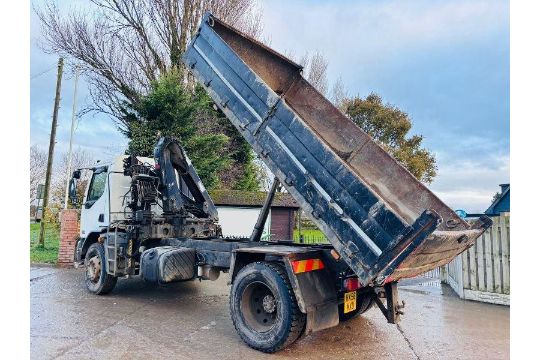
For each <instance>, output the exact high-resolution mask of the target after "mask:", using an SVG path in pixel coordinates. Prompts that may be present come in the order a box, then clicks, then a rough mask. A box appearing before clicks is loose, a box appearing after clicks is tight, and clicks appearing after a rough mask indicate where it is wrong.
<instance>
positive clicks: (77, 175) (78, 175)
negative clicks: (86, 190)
mask: <svg viewBox="0 0 540 360" xmlns="http://www.w3.org/2000/svg"><path fill="white" fill-rule="evenodd" d="M80 178H81V170H75V171H74V172H73V179H77V180H78V179H80Z"/></svg>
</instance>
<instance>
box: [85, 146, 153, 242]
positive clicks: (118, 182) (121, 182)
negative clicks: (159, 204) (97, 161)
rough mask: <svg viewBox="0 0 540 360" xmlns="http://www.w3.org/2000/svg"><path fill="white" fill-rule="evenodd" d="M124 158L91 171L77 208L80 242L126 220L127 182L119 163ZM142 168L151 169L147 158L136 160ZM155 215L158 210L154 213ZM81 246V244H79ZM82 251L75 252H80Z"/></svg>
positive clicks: (128, 213)
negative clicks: (144, 166)
mask: <svg viewBox="0 0 540 360" xmlns="http://www.w3.org/2000/svg"><path fill="white" fill-rule="evenodd" d="M127 157H128V156H127V155H123V156H118V157H116V158H115V159H114V160H113V161H112V162H111V163H109V164H103V165H99V166H96V167H94V168H93V169H91V170H92V177H91V178H90V181H89V182H88V185H87V187H86V190H85V192H84V197H83V201H82V206H81V223H80V232H79V236H80V237H81V238H88V237H95V238H97V237H99V235H100V234H102V233H104V232H105V231H106V230H107V228H108V227H109V225H110V224H112V223H114V222H118V221H122V220H126V219H127V217H128V216H130V214H131V213H130V212H129V211H126V209H125V207H126V196H129V189H130V184H131V178H130V177H129V176H126V175H124V170H123V169H124V168H123V162H124V159H126V158H127ZM137 159H138V160H139V161H140V162H142V163H145V164H150V165H152V166H153V165H154V163H155V161H154V159H152V158H148V157H137ZM155 210H156V211H159V208H158V209H155ZM81 244H82V242H81ZM80 250H82V249H77V251H80Z"/></svg>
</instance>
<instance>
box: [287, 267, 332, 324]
mask: <svg viewBox="0 0 540 360" xmlns="http://www.w3.org/2000/svg"><path fill="white" fill-rule="evenodd" d="M284 260H285V261H284V262H285V268H286V269H287V274H288V275H289V279H290V280H291V285H292V287H293V290H294V294H295V296H296V300H297V302H298V307H299V308H300V311H302V312H303V313H305V314H306V315H307V321H306V329H305V334H310V333H312V332H314V331H319V330H323V329H328V328H331V327H333V326H336V325H337V324H339V312H338V299H337V291H336V288H335V285H334V284H333V282H332V280H331V279H333V276H331V275H330V274H329V273H328V271H327V270H326V269H321V270H316V271H309V272H303V273H299V274H295V272H294V270H293V267H292V264H291V260H292V259H290V258H285V259H284Z"/></svg>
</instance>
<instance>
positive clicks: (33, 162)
mask: <svg viewBox="0 0 540 360" xmlns="http://www.w3.org/2000/svg"><path fill="white" fill-rule="evenodd" d="M46 168H47V152H46V151H45V150H43V149H41V148H40V147H38V146H37V145H32V146H30V202H32V201H33V200H35V199H36V196H37V188H38V185H39V184H41V183H43V182H44V181H45V170H46Z"/></svg>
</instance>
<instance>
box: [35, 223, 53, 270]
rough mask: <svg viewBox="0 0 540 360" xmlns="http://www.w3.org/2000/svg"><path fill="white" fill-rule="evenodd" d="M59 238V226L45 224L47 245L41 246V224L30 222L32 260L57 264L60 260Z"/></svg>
mask: <svg viewBox="0 0 540 360" xmlns="http://www.w3.org/2000/svg"><path fill="white" fill-rule="evenodd" d="M59 239H60V229H59V227H58V226H55V225H45V246H44V247H41V246H39V245H38V241H39V224H30V262H31V263H48V264H56V262H57V261H58V246H59V243H60V240H59Z"/></svg>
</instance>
